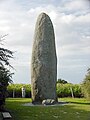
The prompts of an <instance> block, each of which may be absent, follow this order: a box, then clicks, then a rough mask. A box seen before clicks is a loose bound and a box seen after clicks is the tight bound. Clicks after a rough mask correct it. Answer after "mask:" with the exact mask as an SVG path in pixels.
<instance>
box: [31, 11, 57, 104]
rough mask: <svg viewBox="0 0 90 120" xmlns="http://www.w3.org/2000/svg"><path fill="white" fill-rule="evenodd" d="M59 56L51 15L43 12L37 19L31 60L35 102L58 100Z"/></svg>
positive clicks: (33, 98) (32, 89)
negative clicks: (57, 54)
mask: <svg viewBox="0 0 90 120" xmlns="http://www.w3.org/2000/svg"><path fill="white" fill-rule="evenodd" d="M56 80H57V56H56V48H55V36H54V29H53V24H52V22H51V20H50V17H49V16H48V15H47V14H45V13H41V14H40V15H39V17H38V19H37V22H36V27H35V34H34V43H33V50H32V62H31V91H32V101H33V103H38V102H42V101H43V100H45V99H54V100H55V101H56V100H57V95H56Z"/></svg>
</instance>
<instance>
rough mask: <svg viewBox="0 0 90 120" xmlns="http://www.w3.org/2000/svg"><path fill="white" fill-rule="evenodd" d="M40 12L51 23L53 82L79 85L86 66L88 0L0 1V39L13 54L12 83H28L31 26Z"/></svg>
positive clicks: (89, 45)
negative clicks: (2, 39) (54, 68)
mask: <svg viewBox="0 0 90 120" xmlns="http://www.w3.org/2000/svg"><path fill="white" fill-rule="evenodd" d="M41 12H45V13H47V14H48V15H49V16H50V18H51V20H52V23H53V26H54V32H55V42H56V51H57V60H58V61H57V79H59V78H61V79H64V80H67V81H68V82H70V83H73V84H78V83H81V82H82V81H83V79H84V77H85V74H86V71H87V69H88V68H89V67H90V1H89V0H57V1H56V0H45V1H43V0H0V36H2V35H5V34H8V35H7V36H6V37H5V39H6V40H5V41H4V46H3V47H5V48H7V49H10V50H12V51H14V52H15V53H14V59H12V60H10V63H11V65H12V66H13V67H14V70H12V72H14V76H13V82H14V83H23V84H28V83H29V84H30V83H31V55H32V45H33V41H34V39H33V35H34V29H35V23H36V20H37V17H38V15H39V14H40V13H41Z"/></svg>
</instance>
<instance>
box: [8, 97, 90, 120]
mask: <svg viewBox="0 0 90 120" xmlns="http://www.w3.org/2000/svg"><path fill="white" fill-rule="evenodd" d="M60 101H66V102H69V104H66V105H59V106H34V107H33V106H24V105H23V104H25V103H30V102H31V99H30V98H29V99H28V98H13V99H12V98H9V99H7V100H6V107H7V109H9V110H10V111H11V115H12V117H13V119H14V120H89V119H90V101H87V100H86V99H84V98H80V99H79V98H60ZM70 103H71V104H70Z"/></svg>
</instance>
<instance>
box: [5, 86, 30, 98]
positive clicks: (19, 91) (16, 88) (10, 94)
mask: <svg viewBox="0 0 90 120" xmlns="http://www.w3.org/2000/svg"><path fill="white" fill-rule="evenodd" d="M22 87H25V91H26V98H30V97H31V85H30V84H10V85H9V86H8V88H7V93H8V97H13V92H14V97H16V98H18V97H22Z"/></svg>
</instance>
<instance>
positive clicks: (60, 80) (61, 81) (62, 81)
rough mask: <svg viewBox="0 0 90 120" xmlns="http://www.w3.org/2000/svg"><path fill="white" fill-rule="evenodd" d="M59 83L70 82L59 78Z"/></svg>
mask: <svg viewBox="0 0 90 120" xmlns="http://www.w3.org/2000/svg"><path fill="white" fill-rule="evenodd" d="M57 83H61V84H66V83H68V82H67V81H66V80H62V79H58V81H57Z"/></svg>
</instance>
